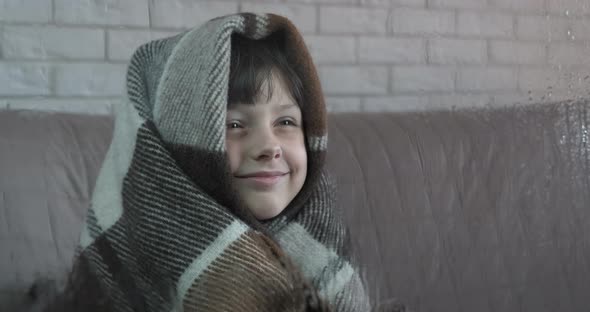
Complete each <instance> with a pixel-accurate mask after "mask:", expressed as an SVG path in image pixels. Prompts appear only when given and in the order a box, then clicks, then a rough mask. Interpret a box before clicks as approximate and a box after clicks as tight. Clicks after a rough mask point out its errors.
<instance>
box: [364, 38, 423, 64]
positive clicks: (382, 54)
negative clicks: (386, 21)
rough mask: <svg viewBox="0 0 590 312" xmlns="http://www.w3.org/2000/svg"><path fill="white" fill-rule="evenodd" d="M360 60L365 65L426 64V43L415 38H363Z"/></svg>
mask: <svg viewBox="0 0 590 312" xmlns="http://www.w3.org/2000/svg"><path fill="white" fill-rule="evenodd" d="M359 60H360V61H361V62H364V63H371V62H379V63H402V64H418V63H425V62H426V43H425V42H424V40H422V39H413V38H380V37H376V38H375V37H361V38H360V39H359Z"/></svg>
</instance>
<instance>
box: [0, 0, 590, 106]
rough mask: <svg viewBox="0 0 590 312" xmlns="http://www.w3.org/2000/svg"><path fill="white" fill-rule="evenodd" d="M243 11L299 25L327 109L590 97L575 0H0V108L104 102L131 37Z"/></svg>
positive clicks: (116, 97)
mask: <svg viewBox="0 0 590 312" xmlns="http://www.w3.org/2000/svg"><path fill="white" fill-rule="evenodd" d="M247 11H250V12H252V11H253V12H274V13H278V14H282V15H285V16H287V17H289V18H290V19H291V20H292V21H293V22H294V23H295V25H296V26H297V27H298V28H299V29H300V30H301V31H302V32H303V34H304V38H305V40H306V43H307V45H308V47H309V49H310V53H311V55H312V57H313V58H314V62H315V63H316V64H317V66H318V72H319V74H320V79H321V80H322V84H323V90H324V92H325V94H326V104H327V106H328V109H329V110H330V111H383V110H395V111H400V110H425V109H448V108H461V107H469V106H487V105H510V104H513V103H536V102H546V101H551V100H558V99H566V98H573V97H579V96H590V94H588V90H590V58H588V55H590V2H589V1H585V0H560V1H546V0H223V1H221V0H166V1H159V0H85V1H79V0H0V109H7V108H8V109H23V108H25V109H40V110H58V111H70V112H86V113H92V114H106V113H110V112H111V110H112V106H113V105H117V103H118V102H119V101H120V99H121V98H122V97H123V96H124V92H125V81H124V80H125V73H126V66H127V62H128V60H129V58H130V57H131V55H132V53H133V51H134V50H135V49H136V48H137V47H138V46H139V45H140V44H142V43H144V42H147V41H149V40H154V39H157V38H162V37H166V36H171V35H174V34H176V33H178V32H179V31H182V30H184V29H187V28H190V27H192V26H195V25H198V24H201V23H203V22H205V21H207V20H209V19H211V18H213V17H217V16H220V15H225V14H231V13H235V12H247Z"/></svg>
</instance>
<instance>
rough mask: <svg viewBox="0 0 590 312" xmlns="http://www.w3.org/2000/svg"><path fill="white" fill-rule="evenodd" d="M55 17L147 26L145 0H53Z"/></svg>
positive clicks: (67, 20)
mask: <svg viewBox="0 0 590 312" xmlns="http://www.w3.org/2000/svg"><path fill="white" fill-rule="evenodd" d="M54 1H55V19H56V21H57V22H60V23H67V24H99V25H117V26H123V25H130V26H149V15H148V14H149V13H148V12H149V10H148V3H147V1H146V0H125V1H111V0H86V1H79V0H54Z"/></svg>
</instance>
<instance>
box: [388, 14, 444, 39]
mask: <svg viewBox="0 0 590 312" xmlns="http://www.w3.org/2000/svg"><path fill="white" fill-rule="evenodd" d="M391 25H392V28H393V29H392V30H393V33H395V34H453V33H454V32H455V13H453V12H452V11H434V10H417V9H394V10H393V22H392V23H391Z"/></svg>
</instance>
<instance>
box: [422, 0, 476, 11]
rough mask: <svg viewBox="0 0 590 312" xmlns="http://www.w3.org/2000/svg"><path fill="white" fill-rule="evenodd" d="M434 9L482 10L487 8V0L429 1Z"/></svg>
mask: <svg viewBox="0 0 590 312" xmlns="http://www.w3.org/2000/svg"><path fill="white" fill-rule="evenodd" d="M428 5H429V6H430V7H433V8H459V9H482V8H485V7H486V6H487V3H486V0H429V2H428Z"/></svg>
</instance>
